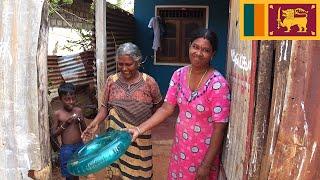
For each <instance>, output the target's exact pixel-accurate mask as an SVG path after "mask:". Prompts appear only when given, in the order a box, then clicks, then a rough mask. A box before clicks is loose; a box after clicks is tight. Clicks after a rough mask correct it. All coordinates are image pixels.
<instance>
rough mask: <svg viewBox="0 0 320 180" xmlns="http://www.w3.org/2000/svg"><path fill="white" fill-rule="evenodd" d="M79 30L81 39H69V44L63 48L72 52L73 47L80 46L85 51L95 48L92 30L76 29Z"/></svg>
mask: <svg viewBox="0 0 320 180" xmlns="http://www.w3.org/2000/svg"><path fill="white" fill-rule="evenodd" d="M75 31H77V32H78V34H79V35H80V37H81V39H80V40H67V44H65V45H64V46H63V48H62V49H66V50H68V51H70V52H72V51H73V47H75V46H80V47H81V48H82V50H83V51H88V50H91V49H92V48H93V46H92V43H91V42H92V32H91V31H86V30H83V29H75Z"/></svg>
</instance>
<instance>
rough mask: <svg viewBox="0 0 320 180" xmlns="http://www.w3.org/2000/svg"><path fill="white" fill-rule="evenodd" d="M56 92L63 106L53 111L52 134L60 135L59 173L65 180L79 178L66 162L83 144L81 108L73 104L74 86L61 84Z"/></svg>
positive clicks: (84, 126)
mask: <svg viewBox="0 0 320 180" xmlns="http://www.w3.org/2000/svg"><path fill="white" fill-rule="evenodd" d="M58 94H59V98H60V100H61V102H62V105H63V107H62V108H60V109H59V110H57V111H55V112H54V115H53V132H52V136H53V137H57V136H60V135H61V142H62V146H61V149H60V167H61V174H62V176H64V177H66V180H69V179H70V180H71V179H79V177H76V176H72V175H71V174H70V173H69V172H68V171H67V162H68V160H69V159H70V158H71V156H72V154H73V153H75V152H76V151H77V150H78V149H80V148H81V147H82V146H83V142H82V139H81V131H84V130H85V129H86V124H85V122H84V117H83V114H82V110H81V108H79V107H76V106H75V104H76V95H75V86H74V85H73V84H71V83H64V84H61V85H60V87H59V89H58Z"/></svg>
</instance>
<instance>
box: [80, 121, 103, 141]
mask: <svg viewBox="0 0 320 180" xmlns="http://www.w3.org/2000/svg"><path fill="white" fill-rule="evenodd" d="M98 128H99V123H97V122H95V121H92V122H91V123H90V124H89V126H88V127H87V128H86V129H85V130H84V131H83V133H82V134H81V138H82V140H83V141H84V142H88V141H89V140H91V139H92V138H93V136H94V135H95V133H96V131H97V130H98Z"/></svg>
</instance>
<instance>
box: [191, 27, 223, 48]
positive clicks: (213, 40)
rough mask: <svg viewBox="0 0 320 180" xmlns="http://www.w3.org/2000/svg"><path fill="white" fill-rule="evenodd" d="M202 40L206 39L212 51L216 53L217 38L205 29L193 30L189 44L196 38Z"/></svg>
mask: <svg viewBox="0 0 320 180" xmlns="http://www.w3.org/2000/svg"><path fill="white" fill-rule="evenodd" d="M201 37H202V38H204V39H207V40H208V41H209V42H210V44H211V46H212V50H213V51H217V50H218V37H217V34H216V33H215V32H213V31H211V30H210V29H205V28H200V29H197V30H195V31H194V32H193V33H192V34H191V41H190V43H192V42H193V41H194V40H196V39H198V38H201Z"/></svg>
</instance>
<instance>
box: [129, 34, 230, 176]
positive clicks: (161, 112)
mask: <svg viewBox="0 0 320 180" xmlns="http://www.w3.org/2000/svg"><path fill="white" fill-rule="evenodd" d="M216 48H217V37H216V35H215V33H213V32H211V31H210V30H208V29H204V30H200V31H198V32H197V33H196V34H195V37H194V38H193V40H192V41H191V42H190V47H189V59H190V62H191V65H190V66H185V67H182V68H180V69H178V70H177V71H175V72H174V74H173V76H172V78H171V81H170V85H169V89H168V92H167V95H166V98H165V102H164V104H163V105H162V106H161V107H160V108H159V109H158V110H157V112H156V113H155V114H154V115H153V116H152V117H151V118H149V119H148V120H147V121H145V122H144V123H142V124H140V125H139V126H137V127H136V128H133V129H129V131H130V132H131V133H132V134H133V137H134V138H135V137H137V135H139V134H141V133H143V132H145V131H147V130H149V129H151V128H152V127H154V126H156V125H157V124H159V123H160V122H162V121H164V120H165V119H166V118H167V117H169V116H170V115H171V114H172V113H173V112H174V108H175V106H176V105H178V107H179V116H178V119H177V123H176V133H175V137H174V143H173V146H172V150H171V158H170V165H169V173H168V179H184V180H189V179H190V180H193V179H217V178H218V173H219V167H220V152H221V144H222V141H223V137H224V134H225V129H226V126H227V122H228V117H229V107H230V93H229V87H228V83H227V81H226V80H225V79H224V77H223V76H222V75H221V74H220V73H219V72H218V71H217V70H215V69H213V68H211V67H210V60H211V59H212V57H213V56H214V54H215V52H216Z"/></svg>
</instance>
